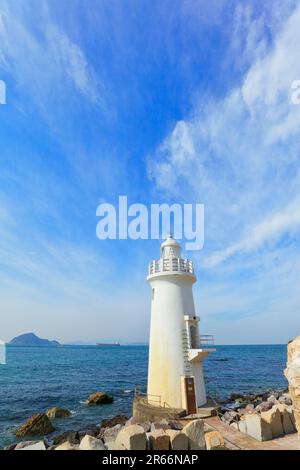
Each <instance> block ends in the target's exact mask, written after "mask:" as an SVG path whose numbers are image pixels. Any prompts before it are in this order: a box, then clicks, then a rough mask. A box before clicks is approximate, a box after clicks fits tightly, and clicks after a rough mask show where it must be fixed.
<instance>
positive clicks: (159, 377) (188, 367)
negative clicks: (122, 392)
mask: <svg viewBox="0 0 300 470" xmlns="http://www.w3.org/2000/svg"><path fill="white" fill-rule="evenodd" d="M147 281H148V283H149V285H150V287H151V295H152V300H151V331H150V349H149V368H148V390H147V395H148V401H149V402H151V401H152V403H153V404H155V403H157V402H159V403H160V405H161V406H167V407H168V406H169V407H172V408H175V409H178V410H185V411H186V412H187V413H188V414H191V413H196V412H197V408H199V407H201V406H202V405H204V404H205V403H206V392H205V383H204V376H203V368H202V361H203V359H204V358H205V357H206V356H207V355H208V354H209V353H210V352H212V351H214V350H213V349H210V348H207V347H206V348H202V347H201V342H200V335H199V328H198V325H199V317H197V316H196V313H195V306H194V299H193V291H192V287H193V284H194V283H195V282H196V276H195V274H194V268H193V263H192V262H191V261H189V260H187V259H183V258H181V247H180V245H179V243H177V242H176V241H175V240H174V239H173V237H172V235H169V237H168V239H167V240H166V241H165V242H163V243H162V245H161V253H160V259H159V260H155V261H152V262H151V263H150V265H149V274H148V277H147Z"/></svg>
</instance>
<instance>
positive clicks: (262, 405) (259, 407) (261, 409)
mask: <svg viewBox="0 0 300 470" xmlns="http://www.w3.org/2000/svg"><path fill="white" fill-rule="evenodd" d="M272 406H273V404H272V403H271V402H270V401H263V402H262V403H260V404H259V405H257V407H256V408H255V410H256V411H258V412H259V413H262V412H264V411H269V410H270V409H271V408H272Z"/></svg>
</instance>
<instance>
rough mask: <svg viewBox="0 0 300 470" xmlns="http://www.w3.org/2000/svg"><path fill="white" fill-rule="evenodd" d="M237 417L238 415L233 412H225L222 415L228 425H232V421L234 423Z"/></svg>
mask: <svg viewBox="0 0 300 470" xmlns="http://www.w3.org/2000/svg"><path fill="white" fill-rule="evenodd" d="M238 416H239V414H238V413H237V412H236V411H234V410H230V411H226V413H225V414H224V415H223V417H224V420H225V421H227V422H228V423H232V422H233V421H236V419H237V417H238Z"/></svg>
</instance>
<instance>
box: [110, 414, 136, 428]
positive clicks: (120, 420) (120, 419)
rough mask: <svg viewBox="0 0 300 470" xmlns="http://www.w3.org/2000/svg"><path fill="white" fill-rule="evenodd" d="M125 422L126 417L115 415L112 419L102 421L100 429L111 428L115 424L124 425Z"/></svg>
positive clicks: (126, 420)
mask: <svg viewBox="0 0 300 470" xmlns="http://www.w3.org/2000/svg"><path fill="white" fill-rule="evenodd" d="M126 422H128V418H127V416H124V415H117V416H115V417H114V418H110V419H103V420H102V422H101V428H113V427H114V426H116V425H117V424H122V425H125V424H126ZM132 424H137V423H132Z"/></svg>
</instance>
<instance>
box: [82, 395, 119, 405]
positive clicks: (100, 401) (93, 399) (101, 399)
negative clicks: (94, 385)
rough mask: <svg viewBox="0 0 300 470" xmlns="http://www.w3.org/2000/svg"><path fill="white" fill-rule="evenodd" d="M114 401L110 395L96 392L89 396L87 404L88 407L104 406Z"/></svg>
mask: <svg viewBox="0 0 300 470" xmlns="http://www.w3.org/2000/svg"><path fill="white" fill-rule="evenodd" d="M113 401H114V399H113V397H112V396H111V395H108V394H107V393H104V392H96V393H93V394H92V395H90V396H89V399H88V402H87V404H88V405H89V406H95V405H106V404H109V403H112V402H113Z"/></svg>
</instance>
